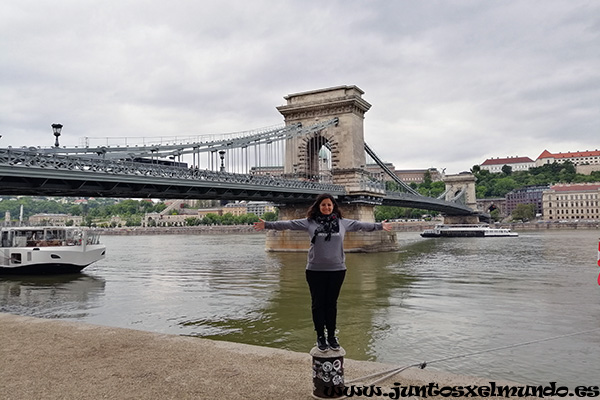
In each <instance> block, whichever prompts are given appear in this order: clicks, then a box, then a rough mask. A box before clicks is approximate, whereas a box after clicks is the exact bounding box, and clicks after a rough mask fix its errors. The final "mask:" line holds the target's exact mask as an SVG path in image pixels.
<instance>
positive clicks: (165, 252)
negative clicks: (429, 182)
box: [0, 230, 600, 387]
mask: <svg viewBox="0 0 600 400" xmlns="http://www.w3.org/2000/svg"><path fill="white" fill-rule="evenodd" d="M598 236H599V232H598V231H597V230H585V231H584V230H563V231H541V232H539V231H536V232H521V234H520V236H519V237H518V238H485V239H483V238H456V239H449V238H445V239H441V238H440V239H423V238H421V237H420V236H419V234H418V233H416V232H401V233H400V232H399V233H398V242H399V244H400V250H399V251H397V252H392V253H380V254H348V255H347V265H348V274H347V277H346V282H345V283H344V286H343V289H342V293H341V296H340V301H339V312H338V314H339V315H338V320H339V334H338V335H339V337H340V341H341V344H342V346H343V347H344V348H345V349H346V351H347V357H348V358H353V359H360V360H375V361H380V362H385V363H390V364H394V365H407V364H412V363H415V362H421V361H429V362H430V365H429V366H428V367H427V368H431V369H437V370H444V371H448V372H452V373H456V374H463V375H475V376H480V377H485V378H489V379H495V380H500V379H502V380H511V381H515V382H519V383H523V384H543V383H547V382H549V381H557V382H558V383H560V384H563V385H569V386H572V387H574V386H577V385H587V386H590V385H597V384H599V383H600V382H599V381H598V376H599V371H600V329H599V328H600V286H599V285H598V282H597V279H598V274H599V273H600V268H599V267H598V266H597V264H596V260H597V254H598V253H597V249H598ZM264 239H265V238H264V236H263V235H262V234H247V235H242V234H232V235H165V236H159V235H154V236H104V237H103V242H104V243H105V244H106V245H107V248H108V251H107V258H106V259H105V260H102V261H100V262H98V263H96V264H93V265H91V266H90V267H88V268H86V269H85V270H84V273H82V274H78V275H70V276H62V277H39V278H34V277H31V278H22V277H21V278H19V277H15V278H10V279H7V278H0V311H1V312H9V313H14V314H20V315H28V316H35V317H43V318H59V319H65V320H73V321H82V322H88V323H93V324H100V325H107V326H115V327H123V328H132V329H139V330H146V331H153V332H162V333H170V334H181V335H192V336H198V337H205V338H211V339H218V340H226V341H233V342H240V343H249V344H255V345H261V346H269V347H277V348H282V349H289V350H294V351H300V352H308V351H309V350H310V348H311V347H312V345H313V343H314V340H315V335H314V332H313V328H312V322H311V317H310V309H309V295H308V289H307V286H306V282H305V280H304V267H305V260H306V255H305V254H302V253H300V254H295V253H294V254H289V253H282V254H279V253H277V254H273V253H266V252H265V251H264ZM307 240H308V238H307ZM594 329H595V331H592V332H588V333H581V334H580V332H584V331H589V330H594ZM574 333H576V335H572V336H565V335H570V334H574ZM558 336H564V337H561V338H557V339H553V340H548V341H540V340H542V339H546V338H554V337H558ZM525 342H535V343H531V344H527V345H522V346H519V347H512V345H517V344H522V343H525ZM503 347H506V348H503ZM498 348H502V349H498ZM489 349H497V350H495V351H491V352H488V351H487V350H489ZM476 352H481V353H479V354H475V355H470V356H466V357H460V358H456V357H458V356H463V355H468V354H470V353H476ZM165 356H168V355H165ZM447 357H454V358H452V359H450V360H448V361H444V362H433V363H431V361H434V360H439V359H442V358H447Z"/></svg>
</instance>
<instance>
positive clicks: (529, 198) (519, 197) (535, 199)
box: [505, 185, 550, 215]
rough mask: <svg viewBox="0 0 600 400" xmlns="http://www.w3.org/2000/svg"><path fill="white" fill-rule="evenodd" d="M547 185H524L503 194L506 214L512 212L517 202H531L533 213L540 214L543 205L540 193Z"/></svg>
mask: <svg viewBox="0 0 600 400" xmlns="http://www.w3.org/2000/svg"><path fill="white" fill-rule="evenodd" d="M549 187H550V186H549V185H538V186H525V187H523V188H520V189H515V190H513V191H511V192H509V193H507V194H506V196H505V198H506V214H507V215H510V214H512V212H513V211H514V210H515V209H516V208H517V206H518V205H519V204H533V205H534V207H535V213H536V214H542V211H543V206H544V204H543V200H542V195H543V192H544V190H547V189H548V188H549Z"/></svg>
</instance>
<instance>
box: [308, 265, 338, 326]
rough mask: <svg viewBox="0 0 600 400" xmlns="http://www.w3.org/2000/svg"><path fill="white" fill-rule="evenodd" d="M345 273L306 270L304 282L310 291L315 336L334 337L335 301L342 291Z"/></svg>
mask: <svg viewBox="0 0 600 400" xmlns="http://www.w3.org/2000/svg"><path fill="white" fill-rule="evenodd" d="M345 277H346V271H345V270H343V271H311V270H308V269H307V270H306V282H308V288H309V289H310V298H311V308H312V318H313V323H314V324H315V331H317V336H323V335H325V328H327V334H328V335H329V336H334V335H335V327H336V318H337V299H338V296H339V295H340V290H341V289H342V283H344V278H345Z"/></svg>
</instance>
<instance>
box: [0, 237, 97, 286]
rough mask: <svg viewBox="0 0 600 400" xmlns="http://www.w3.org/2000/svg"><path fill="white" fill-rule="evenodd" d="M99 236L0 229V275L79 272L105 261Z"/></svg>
mask: <svg viewBox="0 0 600 400" xmlns="http://www.w3.org/2000/svg"><path fill="white" fill-rule="evenodd" d="M105 254H106V246H104V245H103V244H101V243H100V235H99V234H98V233H97V232H95V231H93V230H90V229H87V228H79V227H60V226H46V227H41V226H40V227H31V226H30V227H2V228H1V229H0V275H5V274H13V275H14V274H64V273H75V272H80V271H81V270H82V269H84V268H85V267H87V266H88V265H90V264H91V263H93V262H96V261H98V260H101V259H103V258H104V257H105Z"/></svg>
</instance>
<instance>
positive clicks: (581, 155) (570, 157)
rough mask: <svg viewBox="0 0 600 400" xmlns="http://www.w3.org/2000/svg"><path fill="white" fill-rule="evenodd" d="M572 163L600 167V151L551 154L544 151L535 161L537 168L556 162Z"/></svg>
mask: <svg viewBox="0 0 600 400" xmlns="http://www.w3.org/2000/svg"><path fill="white" fill-rule="evenodd" d="M565 161H571V162H572V163H573V164H575V165H599V166H600V150H593V151H589V150H586V151H575V152H568V153H550V152H549V151H548V150H544V151H543V152H542V154H540V156H539V157H538V158H537V160H536V161H535V165H536V166H537V167H539V166H542V165H544V164H552V163H554V162H558V163H562V162H565Z"/></svg>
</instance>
